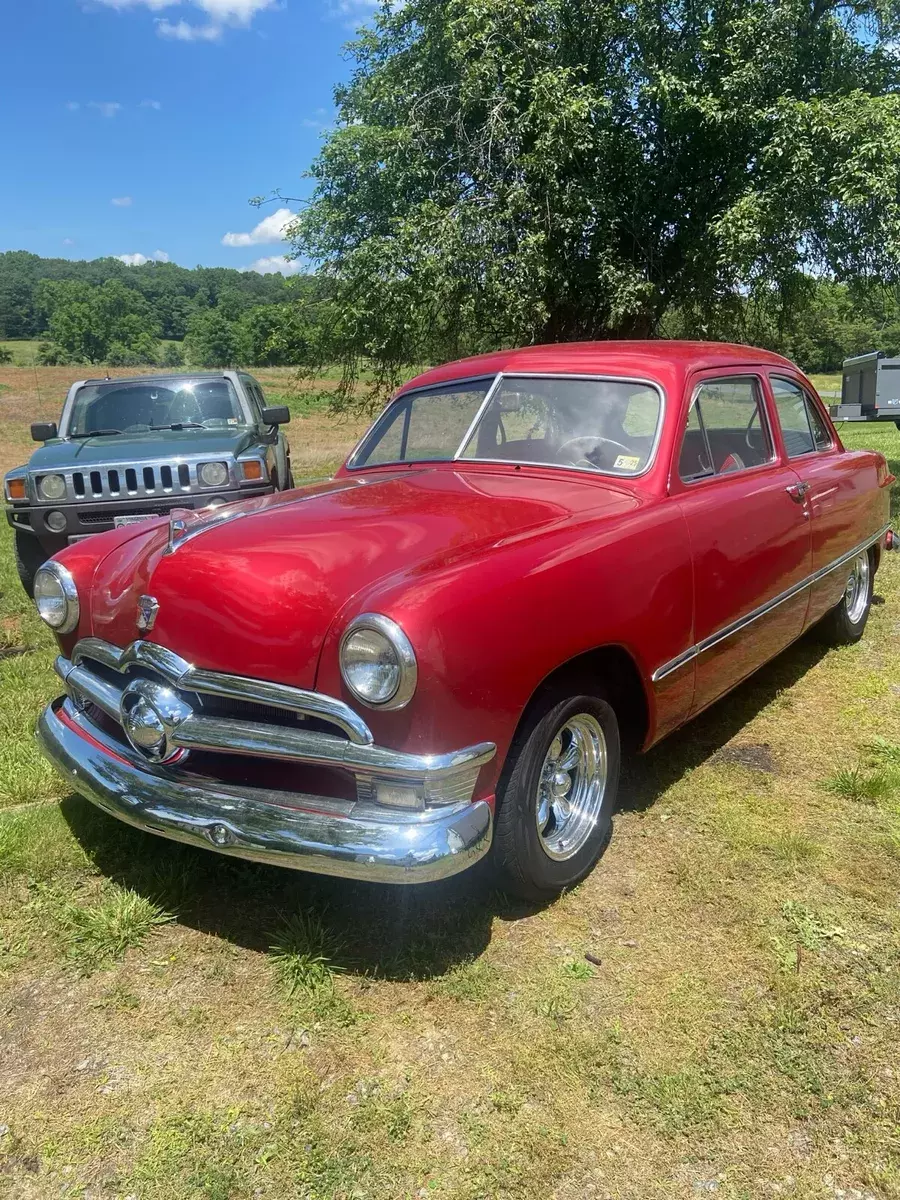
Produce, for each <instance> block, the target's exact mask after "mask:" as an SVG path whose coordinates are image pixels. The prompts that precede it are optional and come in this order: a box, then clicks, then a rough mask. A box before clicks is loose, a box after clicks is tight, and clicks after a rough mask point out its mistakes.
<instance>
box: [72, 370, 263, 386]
mask: <svg viewBox="0 0 900 1200" xmlns="http://www.w3.org/2000/svg"><path fill="white" fill-rule="evenodd" d="M238 374H241V375H246V374H247V372H246V371H240V372H238V371H155V372H154V373H153V374H152V375H98V376H96V377H93V378H90V379H82V380H80V381H79V382H80V383H82V384H84V383H147V382H149V381H150V380H154V379H196V378H197V376H198V375H202V376H204V377H205V378H207V379H227V378H228V377H229V376H230V375H238Z"/></svg>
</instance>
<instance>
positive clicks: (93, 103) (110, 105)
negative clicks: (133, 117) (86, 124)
mask: <svg viewBox="0 0 900 1200" xmlns="http://www.w3.org/2000/svg"><path fill="white" fill-rule="evenodd" d="M88 108H95V109H96V110H97V112H98V113H99V114H100V116H101V117H114V116H115V115H116V113H117V112H119V111H120V109H121V108H122V105H121V104H120V103H119V102H118V100H89V101H88Z"/></svg>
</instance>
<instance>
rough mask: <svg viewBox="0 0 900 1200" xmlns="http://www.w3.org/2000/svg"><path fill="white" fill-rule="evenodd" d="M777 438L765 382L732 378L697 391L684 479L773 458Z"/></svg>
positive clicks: (681, 471)
mask: <svg viewBox="0 0 900 1200" xmlns="http://www.w3.org/2000/svg"><path fill="white" fill-rule="evenodd" d="M772 457H773V453H772V440H771V438H770V436H769V428H768V425H767V423H766V417H765V409H764V406H763V402H762V393H761V391H760V387H759V382H758V381H757V380H756V379H754V378H743V377H737V376H733V377H729V378H727V379H711V380H709V381H708V382H706V383H701V384H700V386H699V387H698V388H697V390H696V392H695V393H694V398H693V401H692V403H691V410H690V413H689V415H688V423H687V427H686V429H685V433H684V441H683V442H682V446H681V457H680V460H679V474H680V476H681V478H682V479H683V480H685V481H686V482H689V481H690V480H692V479H702V478H703V477H705V476H708V475H727V474H730V473H731V472H733V471H744V470H746V469H747V468H748V467H758V466H762V465H763V464H764V463H767V462H771V461H772Z"/></svg>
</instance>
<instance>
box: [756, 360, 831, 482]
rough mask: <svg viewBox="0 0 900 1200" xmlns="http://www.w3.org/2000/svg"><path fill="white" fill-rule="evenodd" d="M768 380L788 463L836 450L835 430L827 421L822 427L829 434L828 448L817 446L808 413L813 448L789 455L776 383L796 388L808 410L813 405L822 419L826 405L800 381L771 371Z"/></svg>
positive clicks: (807, 419)
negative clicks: (787, 384) (776, 392)
mask: <svg viewBox="0 0 900 1200" xmlns="http://www.w3.org/2000/svg"><path fill="white" fill-rule="evenodd" d="M768 379H769V390H770V391H771V393H772V404H773V406H774V409H775V416H776V418H777V419H778V432H779V433H780V434H781V444H782V445H783V446H784V455H785V458H786V459H787V460H788V462H796V461H797V459H799V458H806V457H807V456H808V455H810V454H828V453H830V452H831V451H832V450H834V449H835V446H836V445H837V443H836V442H835V440H834V430H833V429H832V428H831V425H830V423H829V422H828V421H825V420H823V421H822V426H823V428H824V429H825V432H826V433H827V434H828V445H827V446H817V445H816V439H815V436H814V434H813V431H812V425H811V423H810V420H809V413H808V412H807V416H806V423H807V425H809V436H810V438H811V439H812V443H813V444H812V447H811V449H809V450H804V451H803V452H802V453H800V454H791V453H789V451H788V448H787V442H786V441H785V440H784V425H783V423H782V420H781V413H780V412H779V411H778V400H777V398H776V396H775V387H774V381H775V380H778V381H779V382H781V383H789V384H791V385H792V386H793V387H795V388H796V389H797V390H798V392H799V393H800V395H801V396H802V397H803V400H804V403H805V405H806V407H807V409H808V407H809V405H812V406H813V408H814V409H815V410H816V412H818V414H819V417H820V418H821V417H822V416H823V413H822V411H821V410H822V409H824V407H825V406H824V404H822V403H821V401H819V400H817V398H816V397H815V396H813V394H812V392H811V391H810V389H809V388H808V387H806V386H805V385H804V384H803V383H801V382H800V380H799V379H793V378H791V376H790V375H780V374H779V373H778V372H777V371H769V373H768Z"/></svg>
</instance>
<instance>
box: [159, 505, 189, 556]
mask: <svg viewBox="0 0 900 1200" xmlns="http://www.w3.org/2000/svg"><path fill="white" fill-rule="evenodd" d="M184 511H185V510H184V509H183V508H173V509H172V513H171V516H170V517H169V538H168V542H167V543H166V548H165V550H164V551H163V554H174V553H175V550H176V549H177V547H178V543H179V542H180V541H181V539H182V538H183V537H184V535H185V533H186V532H187V521H185V519H184V517H182V516H178V515H176V514H179V513H183V512H184Z"/></svg>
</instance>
